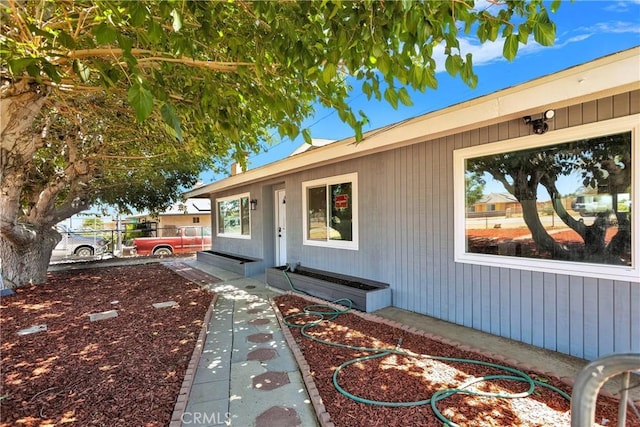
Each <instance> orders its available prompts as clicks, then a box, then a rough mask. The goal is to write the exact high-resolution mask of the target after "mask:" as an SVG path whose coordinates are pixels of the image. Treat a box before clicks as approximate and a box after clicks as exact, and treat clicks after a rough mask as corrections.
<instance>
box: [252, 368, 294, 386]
mask: <svg viewBox="0 0 640 427" xmlns="http://www.w3.org/2000/svg"><path fill="white" fill-rule="evenodd" d="M286 384H289V375H287V373H286V372H265V373H264V374H260V375H258V376H256V377H253V388H255V389H259V390H264V391H271V390H275V389H277V388H278V387H282V386H283V385H286Z"/></svg>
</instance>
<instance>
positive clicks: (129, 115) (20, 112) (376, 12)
mask: <svg viewBox="0 0 640 427" xmlns="http://www.w3.org/2000/svg"><path fill="white" fill-rule="evenodd" d="M559 3H560V2H559V1H554V2H552V3H551V7H550V8H551V11H553V10H555V9H556V8H557V7H558V6H559ZM483 4H485V5H487V6H488V7H486V8H484V9H474V1H472V0H452V1H424V2H416V1H398V2H381V1H378V0H370V1H353V2H351V1H349V2H343V1H303V2H293V1H292V2H272V1H260V2H249V1H236V2H218V1H187V0H169V1H161V2H160V1H110V0H96V1H66V0H65V1H60V0H39V1H31V0H5V1H2V2H1V3H0V13H1V16H0V25H1V32H0V51H1V52H2V62H1V64H0V78H1V85H0V101H1V104H0V110H1V111H0V112H1V113H2V118H3V119H2V123H1V124H0V135H1V138H2V145H1V150H2V151H1V156H2V184H1V187H0V203H1V205H2V213H1V216H0V230H1V231H2V238H1V239H0V255H1V256H3V259H5V265H4V266H3V268H4V269H5V271H6V270H7V269H8V267H7V265H13V262H11V261H9V262H7V261H6V260H7V259H12V258H13V256H12V255H9V253H17V254H18V255H19V256H20V257H21V258H22V259H27V258H28V257H25V256H24V254H25V253H26V252H25V251H27V252H28V251H34V250H35V249H34V248H35V247H44V249H42V251H43V252H44V254H45V256H44V258H47V262H48V256H46V254H47V251H48V249H47V248H48V247H49V246H51V245H52V244H53V243H55V241H56V239H57V238H58V237H57V236H56V235H50V236H49V237H47V236H48V233H49V231H50V229H51V225H52V224H55V223H56V222H57V221H60V220H61V219H64V218H67V217H69V216H71V215H73V214H74V213H77V212H80V211H82V210H84V209H86V208H87V207H88V206H90V205H92V204H96V203H107V204H114V205H116V206H118V208H119V209H121V210H123V211H126V210H127V209H131V208H135V209H151V210H157V209H162V208H163V207H165V206H167V205H168V204H169V203H171V202H172V201H174V200H175V199H176V198H177V197H178V195H179V191H180V190H181V189H182V188H185V187H189V186H191V185H193V184H194V183H195V180H196V179H197V176H198V175H199V173H201V172H202V171H203V170H206V169H207V168H216V167H219V166H221V165H224V164H226V162H227V161H228V160H229V158H231V157H234V158H235V159H236V160H238V161H240V162H243V161H244V158H245V155H246V154H247V153H250V152H256V151H259V150H260V149H261V147H262V145H263V144H265V143H266V144H268V143H269V142H270V135H271V134H272V133H273V131H274V130H277V133H278V135H279V136H280V137H285V136H288V137H291V138H294V137H296V136H297V135H299V134H300V133H302V134H303V135H304V137H305V139H306V140H307V141H310V139H311V134H310V132H309V130H308V129H301V128H300V126H301V123H302V121H303V120H304V119H305V118H307V117H309V116H310V115H311V114H312V113H313V104H314V103H319V104H321V105H323V106H327V107H331V108H334V109H335V110H337V112H338V114H339V116H340V118H341V119H342V120H343V121H345V122H346V123H348V124H349V125H351V126H352V127H353V129H354V134H355V136H356V138H357V139H360V138H361V136H362V126H363V124H364V123H366V120H367V118H366V114H365V112H362V111H358V112H356V111H353V110H352V109H351V107H350V106H349V104H348V103H347V101H346V100H347V98H348V95H349V93H350V90H351V87H349V85H348V84H347V80H346V79H345V77H346V76H347V75H348V76H352V77H353V78H352V79H350V81H355V82H356V83H355V84H359V85H361V89H362V91H363V92H364V93H365V94H366V95H367V96H368V97H369V98H370V99H371V98H376V99H384V100H386V101H387V102H389V103H390V104H391V105H392V106H394V107H397V106H398V105H399V104H407V105H409V104H411V99H410V95H409V90H408V89H414V90H420V91H424V90H427V89H435V88H436V87H437V79H436V65H437V64H436V56H435V54H434V52H435V51H436V48H437V47H440V46H441V47H444V52H445V58H446V59H445V64H444V65H445V68H446V70H447V71H448V73H449V74H451V75H452V76H458V77H459V78H461V79H462V80H463V81H464V82H466V83H467V84H468V85H470V86H472V87H473V86H475V84H476V82H477V77H476V75H475V74H474V71H473V59H472V56H471V55H470V54H467V53H465V52H461V51H460V43H459V38H460V37H461V36H462V35H463V34H470V33H472V32H473V33H474V34H475V37H477V38H478V40H479V41H480V42H483V43H484V42H487V41H496V40H498V38H502V40H503V42H504V49H503V53H504V56H505V57H506V58H507V59H509V60H512V59H513V58H514V57H515V56H516V54H517V51H518V47H519V45H520V44H523V43H528V42H529V41H530V39H531V38H533V39H534V40H535V41H536V42H538V43H540V44H542V45H550V44H552V43H553V41H554V39H555V25H554V24H553V22H552V21H551V20H550V18H549V13H548V10H547V7H546V6H545V4H543V2H542V1H541V0H530V1H507V2H504V3H498V2H495V3H494V2H492V1H489V2H488V3H483ZM42 239H44V240H42ZM44 241H47V242H48V243H47V244H43V242H44ZM35 242H38V243H37V245H36V243H35ZM26 248H31V249H28V250H27V249H26ZM38 251H40V250H38ZM49 253H50V251H49ZM43 262H44V261H40V264H42V263H43ZM9 269H10V270H12V273H11V278H9V279H8V280H9V281H10V282H14V283H21V282H23V281H24V280H29V281H32V280H42V279H43V277H42V274H40V276H39V277H37V278H36V277H35V276H29V275H27V276H28V277H27V276H24V277H27V278H26V279H25V278H24V277H23V278H22V279H18V276H20V275H21V274H20V273H18V272H17V271H18V270H19V268H18V267H15V266H14V267H9ZM5 276H6V275H5Z"/></svg>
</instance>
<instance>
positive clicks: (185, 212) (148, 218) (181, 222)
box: [124, 198, 211, 236]
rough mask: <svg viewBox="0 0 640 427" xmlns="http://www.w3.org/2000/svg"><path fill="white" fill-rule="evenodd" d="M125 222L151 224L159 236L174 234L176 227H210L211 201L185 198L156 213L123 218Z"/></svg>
mask: <svg viewBox="0 0 640 427" xmlns="http://www.w3.org/2000/svg"><path fill="white" fill-rule="evenodd" d="M124 222H125V223H135V224H137V225H141V224H153V230H154V232H158V233H159V235H160V236H174V235H175V233H176V228H178V227H210V226H211V202H210V201H209V200H208V199H202V198H195V199H186V200H184V201H182V202H178V203H174V204H173V205H171V206H170V207H169V208H167V209H166V210H165V211H163V212H161V213H159V214H158V215H151V214H149V213H142V214H137V215H132V216H129V217H127V218H125V219H124Z"/></svg>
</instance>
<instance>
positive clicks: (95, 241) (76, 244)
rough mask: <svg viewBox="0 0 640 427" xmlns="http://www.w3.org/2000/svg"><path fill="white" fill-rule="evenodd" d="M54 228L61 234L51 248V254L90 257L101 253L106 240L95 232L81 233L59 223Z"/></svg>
mask: <svg viewBox="0 0 640 427" xmlns="http://www.w3.org/2000/svg"><path fill="white" fill-rule="evenodd" d="M55 228H56V231H58V233H60V234H61V235H62V239H61V240H60V242H58V244H57V245H56V247H55V248H53V254H52V255H56V256H64V257H68V256H77V257H90V256H95V255H102V254H103V253H104V251H105V245H106V240H105V239H103V238H102V237H99V236H97V235H96V234H95V233H92V234H87V235H82V234H78V233H77V232H74V231H71V230H68V229H66V228H65V227H62V226H60V225H57V226H56V227H55Z"/></svg>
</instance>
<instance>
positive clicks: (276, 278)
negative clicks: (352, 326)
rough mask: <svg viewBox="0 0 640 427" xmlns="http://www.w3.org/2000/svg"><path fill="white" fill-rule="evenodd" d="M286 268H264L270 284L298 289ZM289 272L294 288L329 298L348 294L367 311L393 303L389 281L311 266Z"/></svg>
mask: <svg viewBox="0 0 640 427" xmlns="http://www.w3.org/2000/svg"><path fill="white" fill-rule="evenodd" d="M283 270H284V267H272V268H267V269H265V271H266V279H267V284H269V285H271V286H273V287H275V288H278V289H282V290H285V291H295V290H294V289H291V285H290V284H289V281H288V280H287V277H286V276H285V275H284V271H283ZM305 273H310V274H311V275H312V276H310V275H307V274H305ZM287 275H288V276H289V279H290V280H291V283H292V284H293V287H294V288H295V289H298V290H300V291H305V292H307V293H309V294H310V295H313V296H315V297H318V298H322V299H326V300H328V301H335V300H337V299H340V298H349V299H350V300H351V301H352V302H353V308H356V309H358V310H361V311H365V312H367V313H369V312H372V311H376V310H379V309H381V308H384V307H388V306H390V305H391V288H390V287H389V284H387V283H382V282H376V281H374V280H368V279H363V278H360V277H353V276H347V275H344V274H338V273H330V272H327V271H322V270H316V269H313V268H308V267H298V268H297V269H296V272H295V273H292V272H290V271H287ZM314 276H323V278H319V277H314Z"/></svg>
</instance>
